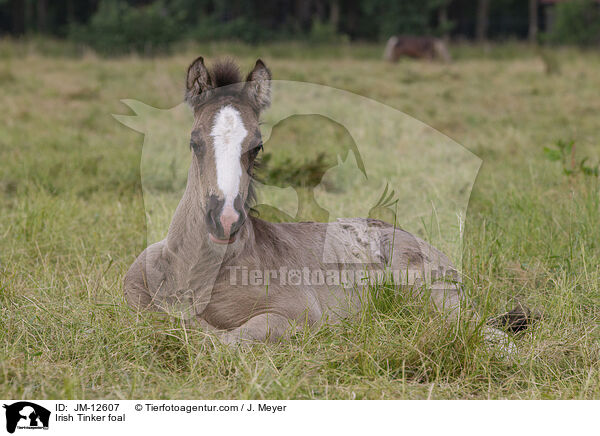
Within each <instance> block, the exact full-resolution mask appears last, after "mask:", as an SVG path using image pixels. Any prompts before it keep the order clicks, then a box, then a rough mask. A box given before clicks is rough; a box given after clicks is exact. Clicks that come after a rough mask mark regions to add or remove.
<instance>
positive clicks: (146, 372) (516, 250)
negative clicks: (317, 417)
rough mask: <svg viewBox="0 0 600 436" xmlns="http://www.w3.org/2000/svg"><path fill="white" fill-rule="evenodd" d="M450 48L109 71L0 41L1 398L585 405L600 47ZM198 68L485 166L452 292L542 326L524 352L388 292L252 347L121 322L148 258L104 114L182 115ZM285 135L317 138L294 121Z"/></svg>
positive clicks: (130, 141)
mask: <svg viewBox="0 0 600 436" xmlns="http://www.w3.org/2000/svg"><path fill="white" fill-rule="evenodd" d="M452 52H453V55H454V58H455V60H454V62H452V63H451V64H442V63H436V62H421V61H413V60H406V61H402V62H401V63H399V64H396V65H391V64H387V63H385V62H384V61H382V60H381V59H380V57H381V47H379V46H375V45H343V46H340V47H332V46H322V47H321V46H319V47H309V46H306V45H303V44H294V43H289V44H271V45H265V46H252V47H251V46H244V45H240V44H212V45H205V46H196V45H194V46H192V45H185V46H181V47H179V48H178V49H177V50H176V51H175V52H174V53H172V54H165V55H163V56H158V57H153V58H144V57H140V56H137V55H133V54H132V55H129V56H123V57H119V58H109V59H107V58H101V57H98V56H96V55H95V54H94V53H91V52H87V51H83V52H80V51H79V50H75V49H74V48H72V47H68V46H65V45H63V44H61V43H55V42H52V41H35V42H23V41H20V42H15V41H10V40H2V41H0V107H1V108H2V117H1V124H0V397H2V398H13V399H17V398H28V399H36V398H37V399H41V398H45V399H59V398H65V399H101V398H106V399H108V398H118V399H129V398H172V399H192V398H203V399H355V398H356V399H425V398H431V399H487V398H492V399H499V398H507V399H600V322H599V321H600V267H599V264H600V226H599V225H598V223H599V222H600V189H599V188H600V183H599V180H598V176H597V174H594V170H595V168H597V165H598V163H599V162H600V147H599V145H600V144H599V138H598V131H599V127H600V121H599V119H598V114H599V113H600V99H598V90H599V89H600V74H598V71H600V53H597V52H593V51H581V50H577V49H571V48H560V49H555V50H552V51H551V52H550V51H544V52H540V51H539V50H537V49H535V48H532V47H527V46H520V45H516V44H504V45H497V46H493V45H492V46H486V47H483V46H467V45H464V46H457V47H454V48H453V49H452ZM199 54H202V55H204V56H206V57H207V58H208V59H212V58H213V57H215V56H222V55H231V56H233V57H234V58H236V59H237V60H239V61H240V63H241V64H242V65H244V66H248V67H249V66H250V65H252V63H253V61H254V60H255V59H256V58H257V57H262V58H263V59H264V60H265V61H266V62H267V63H268V65H269V67H270V68H271V69H272V71H273V72H274V78H275V79H279V80H294V81H301V82H311V83H318V84H324V85H329V86H331V87H335V88H340V89H344V90H347V91H350V92H353V93H356V94H359V95H363V96H366V97H369V98H371V99H374V100H377V101H379V102H382V103H385V104H386V105H389V106H391V107H393V108H395V109H397V110H399V111H402V112H404V113H406V114H408V115H410V116H412V117H414V118H416V119H418V120H421V121H423V122H424V123H426V124H428V125H429V126H431V127H433V128H434V129H436V130H437V131H439V132H441V133H443V134H444V135H447V136H448V137H450V138H452V139H453V140H454V141H456V142H457V143H459V144H462V145H463V146H464V147H466V148H467V149H468V150H470V151H472V152H473V153H475V154H476V155H477V156H479V157H480V158H481V159H482V161H483V165H482V167H481V170H480V171H479V174H478V176H477V180H476V183H475V185H474V187H473V191H472V195H471V198H470V203H469V208H468V214H467V216H466V220H465V228H464V241H463V244H462V246H461V249H462V258H463V273H464V282H465V289H466V291H467V292H468V294H469V296H470V297H471V300H472V302H473V305H474V307H475V308H476V310H477V311H478V312H479V313H480V315H481V316H482V317H483V318H484V319H485V318H490V317H492V316H494V315H497V314H499V313H502V312H504V311H506V310H509V309H511V308H512V307H513V306H514V305H515V304H516V303H517V302H521V303H523V304H526V305H527V306H528V307H531V308H533V309H535V310H536V311H538V312H539V313H541V319H540V320H539V321H537V322H536V323H535V324H534V325H533V326H532V327H531V328H530V329H528V330H525V331H523V332H521V333H518V334H516V335H513V338H514V342H515V344H516V345H517V347H518V349H519V353H518V357H517V358H515V359H509V360H507V359H503V358H501V357H500V356H498V355H497V354H495V353H494V352H492V351H490V350H489V349H488V348H487V347H486V346H485V345H484V344H483V342H482V340H481V339H480V337H479V335H478V334H477V333H478V329H480V328H481V325H478V324H476V323H473V322H467V321H466V320H465V321H461V322H460V323H459V324H458V325H457V326H456V327H453V328H451V329H449V328H448V325H447V324H446V323H445V322H444V320H443V319H440V317H439V316H438V315H437V314H436V313H435V312H434V311H432V310H430V309H429V308H428V306H427V305H426V304H422V303H421V302H419V301H414V300H413V299H411V298H408V297H407V296H405V295H398V294H395V293H391V292H388V290H387V289H385V288H382V289H381V290H380V292H379V293H378V296H377V298H374V299H373V301H372V302H370V304H369V305H367V307H366V308H365V309H364V311H363V313H361V316H360V318H359V319H356V320H352V321H348V322H347V323H343V324H340V325H336V326H332V327H326V328H322V329H320V330H319V331H317V332H312V333H311V332H303V333H301V334H298V335H296V336H294V337H293V338H291V339H290V340H288V341H285V342H282V343H280V344H277V345H260V344H259V345H255V346H253V347H252V348H251V349H250V350H240V349H232V348H227V347H223V346H222V345H220V344H219V343H218V342H217V341H215V339H214V338H213V337H211V336H210V335H207V334H205V333H203V332H202V331H201V330H199V329H193V328H192V329H191V328H186V327H185V326H183V325H182V324H181V323H180V322H179V321H177V320H176V319H166V318H163V317H160V316H155V315H152V314H140V313H136V312H134V311H132V310H131V309H129V307H128V306H127V305H126V303H125V301H124V298H123V295H122V286H121V283H122V278H123V275H124V274H125V272H126V271H127V268H128V267H129V265H130V264H131V263H132V262H133V260H134V259H135V257H136V256H137V255H138V254H139V253H140V252H141V251H142V250H143V248H144V247H145V246H146V242H147V239H146V238H147V232H146V219H145V208H144V202H143V197H142V184H141V178H140V158H141V150H142V144H143V136H142V135H141V134H140V133H137V132H135V131H134V130H131V129H128V128H127V127H125V126H123V125H122V124H120V123H119V122H117V121H116V120H115V119H114V118H113V117H112V115H111V114H125V115H128V114H129V115H130V114H131V112H130V111H129V109H128V108H127V107H126V106H124V105H123V104H122V103H121V102H120V100H121V99H136V100H139V101H142V102H145V103H146V104H148V105H152V106H154V107H157V108H171V107H174V106H176V105H178V104H180V103H181V101H182V97H183V79H184V75H185V71H186V68H187V66H188V64H189V62H190V61H191V60H192V59H194V58H195V57H196V56H197V55H199ZM294 129H296V130H294ZM282 134H283V138H282V142H285V141H286V140H290V141H296V142H299V141H300V142H301V141H303V140H308V141H309V142H311V143H317V144H318V140H319V137H318V136H316V135H314V134H312V133H311V131H310V126H309V125H307V124H305V125H302V124H301V125H297V126H295V127H293V128H291V129H290V131H289V132H287V133H286V132H283V133H282ZM311 135H312V136H311ZM331 135H333V136H332V137H334V138H335V135H336V133H335V132H332V133H331ZM340 140H344V138H343V137H342V138H340ZM571 141H573V144H574V146H573V147H570V146H568V145H567V146H565V145H564V144H570V143H571ZM182 146H183V147H187V144H184V145H182ZM561 147H562V148H561ZM565 147H566V148H565ZM293 157H294V156H293V154H292V155H290V157H289V158H290V159H292V158H293ZM273 159H274V160H275V163H277V161H276V160H277V158H276V157H275V156H274V157H273ZM279 165H283V173H284V174H285V170H286V167H285V165H291V164H290V161H289V160H287V161H286V160H285V159H283V158H281V159H280V161H279ZM295 165H299V166H298V168H305V167H302V165H304V164H303V163H299V164H298V163H296V164H295ZM280 173H281V171H280ZM277 174H278V173H276V172H275V173H271V174H270V176H272V177H277ZM165 191H166V192H168V191H169V187H167V188H165Z"/></svg>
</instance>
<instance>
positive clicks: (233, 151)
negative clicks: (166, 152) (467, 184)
mask: <svg viewBox="0 0 600 436" xmlns="http://www.w3.org/2000/svg"><path fill="white" fill-rule="evenodd" d="M270 79H271V73H270V71H269V69H268V68H267V67H266V66H265V64H264V63H263V62H262V61H261V60H258V61H257V62H256V65H255V66H254V69H253V70H252V71H251V72H250V74H249V75H248V76H247V78H246V80H245V81H243V80H242V79H241V77H240V74H239V70H238V68H237V66H236V65H235V64H233V63H232V62H230V61H226V62H220V63H217V64H216V65H214V66H213V68H212V69H210V70H209V69H208V68H207V67H206V66H205V65H204V61H203V58H201V57H199V58H198V59H196V60H195V61H194V62H193V63H192V64H191V65H190V67H189V69H188V72H187V80H186V89H187V90H186V97H185V98H186V101H187V103H188V104H189V105H190V106H191V107H192V108H193V110H194V124H193V127H192V131H191V142H190V146H191V149H192V162H191V166H190V168H189V172H188V180H187V186H186V189H185V193H184V195H183V198H182V199H181V201H180V203H179V205H178V207H177V210H176V211H175V214H174V216H173V220H172V222H171V224H170V227H169V230H168V234H167V237H166V238H165V239H164V240H162V241H160V242H157V243H155V244H152V245H150V246H149V247H148V248H146V250H144V252H143V253H142V254H141V255H140V256H139V257H138V258H137V260H136V261H135V262H134V263H133V265H132V266H131V268H130V269H129V271H128V272H127V274H126V276H125V280H124V291H125V296H126V299H127V301H128V303H129V304H130V305H131V306H133V307H135V308H138V309H148V310H154V311H162V312H167V313H170V314H172V315H177V316H180V317H183V318H184V319H186V320H196V321H198V322H199V323H200V325H201V326H203V327H204V328H206V329H209V330H212V331H214V332H216V334H217V335H218V336H219V337H220V338H221V340H222V341H223V342H225V343H238V342H242V341H265V340H269V341H275V340H277V339H278V338H281V337H282V336H284V335H286V334H288V333H290V332H291V331H292V330H293V327H294V325H298V324H301V325H309V326H318V325H320V324H323V323H334V322H336V321H339V320H340V319H342V318H345V317H348V316H351V315H352V314H355V313H356V312H357V311H358V310H360V307H361V304H363V302H364V301H365V296H366V292H368V291H369V289H370V287H369V286H368V285H369V281H372V280H373V273H381V272H383V271H384V270H387V271H388V272H389V271H393V272H394V273H397V272H410V271H412V272H413V273H414V272H418V273H419V274H418V276H419V277H420V278H425V277H428V276H433V274H432V272H435V273H436V276H437V278H442V277H440V274H439V273H440V272H442V273H443V272H454V271H455V270H454V268H453V266H452V264H451V262H450V261H449V259H448V257H447V256H445V255H444V254H443V253H441V252H440V251H438V250H437V249H435V248H434V247H432V246H430V245H429V244H427V243H426V242H425V241H423V240H421V239H419V238H418V237H416V236H413V235H411V234H409V233H407V232H405V231H403V230H400V229H397V228H395V227H394V226H393V225H390V224H387V223H384V222H382V221H378V220H372V219H363V218H351V219H340V220H337V221H336V222H333V223H316V222H300V223H279V224H275V223H270V222H266V221H263V220H260V219H258V218H256V217H254V216H250V215H249V214H248V211H249V207H250V206H251V204H252V200H253V192H252V176H253V170H254V164H255V159H256V157H257V155H258V153H259V151H260V150H261V148H262V140H261V134H260V131H259V116H260V114H261V112H262V111H264V110H265V108H267V107H268V106H269V104H270V101H271V96H270V94H271V84H270ZM265 271H268V273H265V274H264V275H263V272H265ZM378 277H380V276H378ZM257 278H258V279H257ZM446 278H447V277H446ZM453 278H454V279H455V280H454V281H453V282H448V281H447V280H444V279H442V280H437V281H436V280H435V278H432V279H431V280H429V285H430V286H429V287H430V289H429V290H428V291H427V292H428V293H430V295H431V299H432V300H433V302H434V303H435V305H436V306H437V307H438V308H439V309H440V310H443V311H446V312H447V313H448V314H450V315H451V316H455V315H456V314H457V313H458V311H459V308H460V306H461V302H462V301H463V299H462V298H461V294H460V286H459V285H458V284H457V280H458V278H457V277H456V275H454V277H453ZM395 279H396V283H397V284H400V285H411V284H413V285H414V283H409V281H410V280H409V277H408V276H403V277H402V278H401V279H398V278H397V277H395ZM398 282H402V283H398Z"/></svg>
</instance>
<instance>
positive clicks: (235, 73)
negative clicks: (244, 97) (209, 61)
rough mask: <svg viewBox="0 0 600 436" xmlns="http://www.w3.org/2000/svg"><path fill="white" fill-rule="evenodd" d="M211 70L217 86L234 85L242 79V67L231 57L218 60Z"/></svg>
mask: <svg viewBox="0 0 600 436" xmlns="http://www.w3.org/2000/svg"><path fill="white" fill-rule="evenodd" d="M209 71H210V76H211V78H212V80H213V85H214V86H215V88H220V87H222V86H228V85H233V84H234V83H239V82H241V81H242V74H241V73H240V69H239V67H238V66H237V64H236V63H235V61H234V60H233V59H231V58H224V59H219V60H217V61H216V62H215V63H214V64H213V66H212V67H211V68H210V70H209Z"/></svg>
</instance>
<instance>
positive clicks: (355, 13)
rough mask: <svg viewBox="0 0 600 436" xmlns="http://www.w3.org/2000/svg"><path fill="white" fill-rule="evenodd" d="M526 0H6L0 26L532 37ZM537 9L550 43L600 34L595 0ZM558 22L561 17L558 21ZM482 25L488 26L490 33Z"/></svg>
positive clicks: (109, 41)
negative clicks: (481, 33)
mask: <svg viewBox="0 0 600 436" xmlns="http://www.w3.org/2000/svg"><path fill="white" fill-rule="evenodd" d="M530 1H531V0H530ZM538 1H539V0H535V3H536V4H537V3H538ZM528 3H529V2H527V1H523V0H494V1H493V2H492V1H490V0H403V1H397V0H347V1H341V0H249V1H242V0H228V1H224V0H78V1H76V0H55V1H49V0H0V34H11V35H17V36H18V35H28V34H43V35H53V36H55V37H62V38H70V39H72V40H73V41H75V42H76V43H78V44H81V45H86V46H91V47H92V48H94V49H96V50H97V51H99V52H102V53H106V54H115V53H123V52H130V51H137V52H141V53H146V54H147V53H153V52H157V51H164V50H165V49H168V48H169V47H170V46H171V45H172V44H173V43H174V42H177V41H187V40H195V41H197V42H207V41H214V40H237V41H242V42H246V43H258V42H265V41H273V40H290V39H294V40H306V41H308V42H310V43H321V42H339V41H345V40H363V41H381V40H385V39H387V38H389V36H390V35H393V34H401V33H404V34H416V35H435V36H442V35H444V36H451V37H454V38H474V37H475V36H476V35H477V36H478V38H479V39H481V37H482V36H484V37H485V38H490V39H506V38H525V37H527V35H528V34H529V33H530V30H529V27H530V26H531V25H532V22H531V18H532V17H530V14H529V4H528ZM482 8H483V9H484V10H485V13H483V14H482V13H481V11H482ZM536 10H537V16H536V19H537V21H538V22H539V23H538V24H537V25H536V26H538V27H539V28H540V29H542V30H549V32H548V35H547V38H544V39H545V40H547V41H551V42H554V43H569V44H583V45H590V44H597V43H598V41H599V40H600V9H599V5H598V2H597V1H595V0H567V1H563V2H559V3H558V4H557V5H556V6H555V5H550V4H547V3H541V2H540V3H539V4H537V6H536ZM549 17H551V19H550V18H549ZM482 21H485V23H482ZM550 21H552V22H553V23H554V24H555V25H552V26H551V24H552V23H550ZM482 26H483V27H482ZM536 28H537V27H536ZM477 29H483V30H481V32H483V35H479V34H478V32H479V31H478V30H477Z"/></svg>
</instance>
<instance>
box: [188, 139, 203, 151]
mask: <svg viewBox="0 0 600 436" xmlns="http://www.w3.org/2000/svg"><path fill="white" fill-rule="evenodd" d="M203 148H204V142H203V141H202V140H198V139H196V138H192V139H190V149H192V150H194V151H195V152H199V151H201V150H202V149H203Z"/></svg>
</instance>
